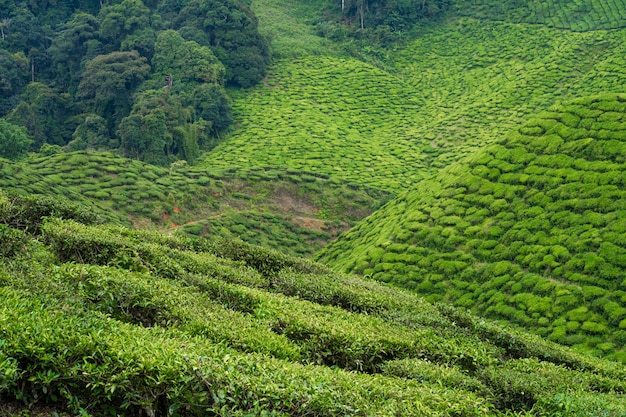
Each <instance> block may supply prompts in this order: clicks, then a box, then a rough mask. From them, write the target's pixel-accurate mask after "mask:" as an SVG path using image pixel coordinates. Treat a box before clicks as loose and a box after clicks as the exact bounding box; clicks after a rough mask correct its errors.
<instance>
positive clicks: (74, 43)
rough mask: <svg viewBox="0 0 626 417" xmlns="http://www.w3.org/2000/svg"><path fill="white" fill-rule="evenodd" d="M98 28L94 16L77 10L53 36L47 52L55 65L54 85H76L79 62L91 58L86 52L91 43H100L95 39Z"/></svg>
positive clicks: (79, 70)
mask: <svg viewBox="0 0 626 417" xmlns="http://www.w3.org/2000/svg"><path fill="white" fill-rule="evenodd" d="M98 28H99V26H98V20H97V19H96V17H95V16H93V15H91V14H89V13H83V12H78V13H76V14H74V15H73V16H72V18H71V19H70V20H69V21H68V22H67V23H65V25H63V27H62V29H61V30H60V31H59V32H58V34H57V35H56V36H55V37H54V39H53V40H52V46H51V47H50V49H49V53H50V55H51V58H52V61H53V63H54V66H55V68H54V70H55V75H56V77H55V79H54V82H55V84H56V85H58V86H60V87H63V88H69V87H70V86H73V87H74V88H75V87H76V86H77V85H78V81H79V78H80V74H81V64H83V63H84V60H85V59H87V60H88V59H91V58H93V56H88V54H87V53H88V51H89V50H90V48H91V49H93V43H94V42H96V43H100V42H99V41H98V40H97V35H98Z"/></svg>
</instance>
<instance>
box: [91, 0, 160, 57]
mask: <svg viewBox="0 0 626 417" xmlns="http://www.w3.org/2000/svg"><path fill="white" fill-rule="evenodd" d="M150 15H151V12H150V9H149V8H147V7H146V6H145V5H144V4H143V1H141V0H123V1H122V2H121V3H119V4H112V5H109V6H104V7H103V8H102V9H101V10H100V13H98V20H99V22H100V32H99V33H100V37H101V38H102V39H103V40H105V41H106V42H107V46H108V48H109V51H114V50H117V49H119V47H120V45H121V44H122V43H123V42H124V40H125V39H126V38H127V37H128V36H130V35H132V34H134V33H135V32H136V31H140V30H143V31H145V30H147V29H149V28H150Z"/></svg>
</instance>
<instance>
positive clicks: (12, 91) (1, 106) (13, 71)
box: [0, 49, 28, 116]
mask: <svg viewBox="0 0 626 417" xmlns="http://www.w3.org/2000/svg"><path fill="white" fill-rule="evenodd" d="M27 82H28V58H26V56H25V55H24V54H23V53H21V52H19V53H16V54H11V53H9V52H8V51H5V50H3V49H0V116H4V115H6V114H7V113H8V112H9V111H10V110H11V109H12V108H13V107H14V106H15V105H16V104H17V102H18V100H19V94H20V92H21V91H22V88H23V87H24V86H25V85H26V83H27Z"/></svg>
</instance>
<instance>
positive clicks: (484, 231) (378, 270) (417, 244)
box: [320, 94, 626, 360]
mask: <svg viewBox="0 0 626 417" xmlns="http://www.w3.org/2000/svg"><path fill="white" fill-rule="evenodd" d="M625 122H626V96H624V95H619V94H607V95H603V96H596V97H592V98H589V99H582V100H578V101H576V102H574V103H572V104H569V105H563V106H559V107H555V108H554V109H553V110H552V111H550V112H546V113H543V114H541V115H540V116H538V117H537V118H535V119H533V120H531V121H529V122H528V123H527V124H525V125H523V126H522V127H520V128H519V130H518V131H516V132H513V133H511V134H509V135H508V136H506V137H505V138H504V139H502V140H500V141H499V142H498V143H497V144H494V145H491V146H489V147H487V148H486V149H485V150H484V151H482V152H479V153H477V154H476V155H475V156H473V157H472V158H470V159H469V160H468V162H467V163H466V164H460V165H457V166H454V167H451V169H449V170H446V171H444V172H442V173H441V174H440V175H439V176H438V177H437V178H436V179H434V180H432V181H426V182H423V183H421V184H420V185H419V186H418V187H417V188H416V189H415V190H414V191H411V192H409V193H406V194H405V195H404V196H402V197H400V198H398V199H397V200H395V201H394V202H393V203H390V204H388V205H386V206H385V207H384V208H383V209H382V210H380V211H379V212H377V213H375V214H374V215H373V216H371V217H369V218H368V219H366V220H365V221H363V222H362V223H361V224H360V225H359V226H357V227H356V228H355V229H352V230H351V231H349V232H348V233H346V234H345V235H344V236H343V237H342V238H340V239H339V240H338V241H337V242H335V243H333V244H331V245H330V246H328V247H326V248H325V249H324V250H323V251H322V253H321V256H320V259H322V260H324V261H326V262H328V263H330V264H331V265H334V266H337V267H340V268H342V269H344V270H347V271H354V272H359V273H363V274H366V275H370V276H372V277H374V278H376V279H378V280H381V281H386V282H393V283H396V284H400V285H403V286H405V287H408V288H411V289H414V290H415V291H418V292H420V293H422V294H426V295H428V298H429V299H430V300H432V301H435V300H443V301H446V302H452V303H454V304H456V305H459V306H462V307H467V308H471V309H472V310H473V311H475V312H479V313H481V314H483V315H486V316H488V317H492V318H497V319H502V320H506V321H508V322H512V323H515V324H517V325H521V326H524V327H526V328H529V329H532V330H533V331H535V332H537V333H538V334H540V335H542V336H545V337H548V338H550V339H552V340H554V341H557V342H560V343H564V344H567V345H575V346H577V347H578V348H580V349H588V350H590V351H592V352H594V353H596V354H598V355H610V356H612V357H614V358H617V359H620V360H626V352H624V343H625V342H626V287H625V285H626V276H625V275H624V270H625V267H626V240H625V239H624V236H626V234H625V233H626V223H625V222H624V215H625V209H626V203H625V201H626V188H625V186H626V176H625V175H624V172H626V147H625V145H624V143H625V142H626V136H624V135H623V129H622V128H621V126H622V125H623V124H624V123H625ZM625 126H626V125H625Z"/></svg>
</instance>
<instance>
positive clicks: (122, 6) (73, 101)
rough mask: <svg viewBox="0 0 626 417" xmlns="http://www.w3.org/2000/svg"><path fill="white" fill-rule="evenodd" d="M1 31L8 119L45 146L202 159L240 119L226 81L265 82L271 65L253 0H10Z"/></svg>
mask: <svg viewBox="0 0 626 417" xmlns="http://www.w3.org/2000/svg"><path fill="white" fill-rule="evenodd" d="M0 29H1V31H0V35H1V37H0V73H2V74H3V75H2V78H0V117H4V116H6V117H7V119H8V120H9V121H10V122H12V123H13V124H18V125H22V126H24V127H26V128H27V130H28V132H29V135H30V136H31V137H32V138H33V139H34V140H33V141H32V144H31V150H33V151H37V150H39V149H40V147H41V146H42V145H44V144H52V145H60V146H66V145H67V146H68V148H69V149H72V150H77V149H97V150H112V149H118V148H119V149H120V150H121V151H123V152H124V154H126V155H127V156H129V157H132V158H137V159H140V160H144V161H147V162H150V163H154V164H158V165H166V164H167V163H170V162H173V161H175V160H179V159H184V160H186V161H188V162H189V163H191V162H193V161H194V159H195V158H196V157H197V155H198V153H199V149H201V148H202V149H209V148H210V147H211V144H212V143H213V142H214V141H215V140H216V138H219V136H220V134H221V133H222V132H224V131H226V130H227V129H228V128H229V126H230V123H231V121H232V118H231V108H230V106H231V105H230V98H229V96H228V95H227V93H226V91H225V87H226V86H229V87H250V86H252V85H255V84H256V83H258V82H259V81H260V80H261V79H262V78H263V76H264V75H265V71H266V66H267V65H268V63H269V46H268V44H267V41H266V39H265V38H264V37H262V36H261V35H260V34H259V32H258V22H257V19H256V16H255V15H254V14H253V13H252V11H251V10H250V9H249V7H248V5H247V2H245V1H244V2H240V1H237V0H219V1H217V0H186V1H180V2H173V1H169V0H162V1H161V0H156V1H146V2H144V1H142V0H114V1H110V2H99V3H98V2H92V1H69V0H60V1H38V2H32V1H31V2H29V1H25V0H19V1H15V2H5V1H3V2H2V3H0Z"/></svg>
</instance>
